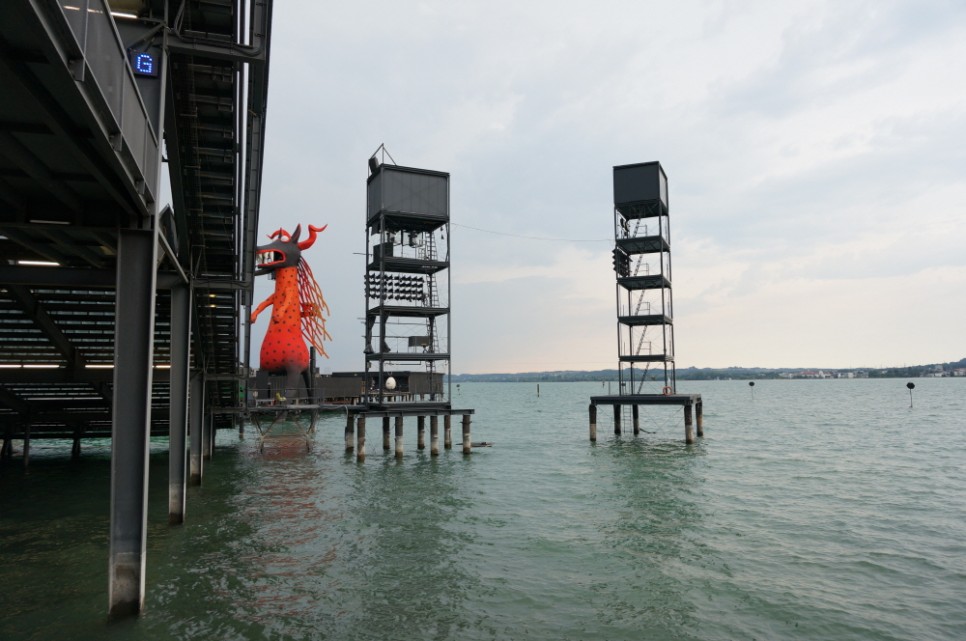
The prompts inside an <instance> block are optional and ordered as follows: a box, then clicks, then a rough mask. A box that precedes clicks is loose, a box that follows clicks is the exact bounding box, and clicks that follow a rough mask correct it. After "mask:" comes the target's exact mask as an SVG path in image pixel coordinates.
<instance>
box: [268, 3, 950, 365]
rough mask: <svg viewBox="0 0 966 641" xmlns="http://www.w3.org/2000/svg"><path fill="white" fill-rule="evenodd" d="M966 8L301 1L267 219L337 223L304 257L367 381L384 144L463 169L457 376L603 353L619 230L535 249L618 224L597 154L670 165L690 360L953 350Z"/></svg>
mask: <svg viewBox="0 0 966 641" xmlns="http://www.w3.org/2000/svg"><path fill="white" fill-rule="evenodd" d="M964 17H966V9H964V8H961V7H959V6H958V5H956V4H955V3H948V2H940V1H938V0H937V1H935V2H928V1H927V2H912V1H911V0H892V1H889V2H872V1H871V0H870V1H868V2H858V3H837V2H831V0H811V1H809V2H804V3H794V5H788V4H787V3H784V4H783V3H769V2H730V1H727V0H720V1H709V2H703V1H699V0H694V1H691V2H680V3H659V2H640V1H634V2H632V1H627V2H610V1H609V2H602V3H578V4H576V5H574V4H573V3H571V4H569V5H566V4H565V5H562V4H560V3H559V2H549V1H546V2H543V1H541V2H527V3H519V2H512V3H511V2H487V3H483V2H456V3H454V2H441V1H439V2H437V1H429V0H426V1H424V2H421V3H419V4H416V5H409V4H406V3H391V2H382V1H375V2H370V3H365V4H358V3H355V4H353V3H341V4H336V5H332V4H331V3H328V4H322V3H316V2H305V1H302V2H296V1H294V0H292V1H291V2H286V3H283V4H279V5H278V6H276V8H275V11H274V20H275V26H274V31H273V48H272V69H271V93H270V95H269V121H268V129H267V131H268V136H269V140H268V144H267V150H266V154H267V159H266V172H265V188H264V193H263V201H262V202H263V210H262V225H261V227H262V232H263V233H267V231H268V230H270V229H274V228H277V227H278V226H279V225H285V226H288V227H293V226H294V225H295V224H297V223H302V224H303V225H304V224H308V223H312V224H320V223H329V224H330V227H329V230H328V231H327V232H326V233H325V234H324V235H323V237H322V238H321V239H320V242H319V243H318V244H317V245H316V248H313V249H312V250H311V252H310V253H307V255H306V258H307V259H308V260H309V261H310V262H311V264H312V266H313V270H314V271H315V273H316V276H317V277H319V279H320V281H321V282H322V286H323V289H324V290H325V292H326V295H327V297H328V298H329V301H330V303H331V304H332V308H333V317H332V320H331V323H330V325H331V330H332V333H333V336H334V338H335V341H334V343H333V346H332V349H331V350H330V352H331V353H332V356H333V357H332V360H331V361H330V362H329V363H328V365H329V366H331V367H333V368H334V369H336V370H348V369H359V368H360V367H361V366H362V338H361V334H362V328H361V323H360V320H359V318H360V317H361V316H362V314H363V309H362V308H363V302H364V301H363V298H362V291H361V279H362V270H363V266H362V259H361V258H360V257H359V256H358V255H357V254H358V253H359V252H362V251H364V249H365V245H364V242H365V237H364V207H365V178H366V173H365V172H366V169H365V161H366V158H367V157H368V156H369V154H371V153H372V151H373V150H374V149H375V148H376V147H377V146H378V145H379V144H380V143H382V142H385V143H386V145H387V147H388V148H389V150H390V151H391V152H392V154H393V155H394V157H395V158H396V160H397V161H398V162H400V163H401V164H405V165H410V166H420V167H427V168H431V169H440V170H444V171H449V172H450V173H451V175H452V217H453V222H454V223H456V224H457V225H460V224H461V225H464V226H465V227H464V228H460V227H455V226H454V228H453V236H454V240H453V256H452V259H453V278H454V294H453V299H454V300H453V324H454V329H453V335H454V361H453V362H454V369H455V370H457V371H501V370H502V371H514V370H526V369H566V368H578V367H580V368H599V367H613V366H615V365H616V340H615V339H616V332H615V322H616V321H615V319H614V309H613V298H614V286H613V273H612V272H611V271H610V255H609V249H610V247H609V245H608V244H607V243H606V242H605V243H572V242H565V241H546V240H535V239H532V238H525V237H528V236H529V237H539V238H560V239H581V240H592V239H601V238H608V237H610V236H611V235H612V229H613V228H612V225H613V221H612V205H611V184H610V180H611V167H612V166H613V165H618V164H624V163H629V162H639V161H646V160H660V161H661V162H662V164H663V165H664V167H665V169H666V170H667V172H668V175H669V182H670V191H671V211H672V219H671V220H672V228H673V234H672V241H673V243H672V247H673V250H674V270H675V271H674V277H675V283H674V285H675V289H674V295H675V311H676V314H677V316H676V318H675V328H676V339H677V343H678V344H677V355H678V364H679V365H681V366H687V365H698V366H702V365H752V364H759V365H763V364H773V365H781V366H794V365H816V366H823V367H837V366H841V367H846V366H849V365H868V364H875V363H878V364H891V363H901V362H909V363H914V362H928V361H933V360H949V359H955V358H961V357H962V356H964V355H966V341H964V340H963V339H962V338H961V334H962V332H961V331H960V330H958V328H955V327H954V326H955V321H954V320H950V319H955V318H959V319H961V318H963V317H964V315H966V291H964V284H963V269H964V266H966V258H964V257H963V252H962V251H961V248H962V247H963V246H966V231H963V229H964V227H963V225H962V224H961V221H962V219H963V214H964V205H966V150H964V149H966V148H964V147H963V145H962V143H961V141H962V140H964V139H966V116H964V115H963V114H966V85H964V83H962V81H961V78H963V77H966V20H964V19H963V18H964ZM466 227H473V228H478V229H486V230H490V231H493V232H499V234H505V235H504V236H500V235H496V234H486V233H484V232H479V231H475V230H473V229H468V228H466ZM259 286H260V288H263V289H262V291H265V289H264V288H265V285H264V284H260V285H259ZM256 302H258V301H257V300H256ZM255 335H256V337H260V333H259V330H258V329H257V328H256V332H255ZM256 342H257V341H256ZM255 351H256V352H257V346H256V349H255Z"/></svg>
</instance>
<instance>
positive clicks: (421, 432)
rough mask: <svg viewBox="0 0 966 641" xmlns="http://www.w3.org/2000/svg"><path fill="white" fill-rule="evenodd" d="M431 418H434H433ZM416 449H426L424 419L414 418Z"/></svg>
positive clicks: (422, 417) (421, 417) (420, 417)
mask: <svg viewBox="0 0 966 641" xmlns="http://www.w3.org/2000/svg"><path fill="white" fill-rule="evenodd" d="M433 418H436V417H435V416H434V417H433ZM416 449H417V450H425V449H426V417H425V416H417V417H416Z"/></svg>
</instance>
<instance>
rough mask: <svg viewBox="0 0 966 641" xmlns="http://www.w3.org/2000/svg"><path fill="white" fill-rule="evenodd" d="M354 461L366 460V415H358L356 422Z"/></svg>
mask: <svg viewBox="0 0 966 641" xmlns="http://www.w3.org/2000/svg"><path fill="white" fill-rule="evenodd" d="M356 460H357V461H359V462H360V463H361V462H363V461H365V460H366V415H365V414H360V415H359V418H358V419H357V421H356Z"/></svg>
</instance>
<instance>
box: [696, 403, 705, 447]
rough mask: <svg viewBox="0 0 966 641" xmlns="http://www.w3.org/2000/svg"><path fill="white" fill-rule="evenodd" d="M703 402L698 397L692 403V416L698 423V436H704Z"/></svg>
mask: <svg viewBox="0 0 966 641" xmlns="http://www.w3.org/2000/svg"><path fill="white" fill-rule="evenodd" d="M703 408H704V403H703V402H702V401H701V400H700V399H699V400H698V401H697V402H696V403H695V404H694V418H695V422H696V423H697V424H698V437H700V438H703V437H704V411H703Z"/></svg>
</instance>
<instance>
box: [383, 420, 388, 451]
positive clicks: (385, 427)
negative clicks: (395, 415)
mask: <svg viewBox="0 0 966 641" xmlns="http://www.w3.org/2000/svg"><path fill="white" fill-rule="evenodd" d="M382 449H383V451H384V452H388V451H389V450H390V445H389V417H388V416H383V417H382Z"/></svg>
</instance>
